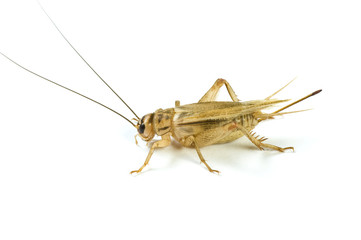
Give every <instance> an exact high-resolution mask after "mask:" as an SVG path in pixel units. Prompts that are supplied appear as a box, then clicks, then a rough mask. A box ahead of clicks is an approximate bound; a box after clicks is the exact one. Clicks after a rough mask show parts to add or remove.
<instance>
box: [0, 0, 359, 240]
mask: <svg viewBox="0 0 361 240" xmlns="http://www.w3.org/2000/svg"><path fill="white" fill-rule="evenodd" d="M41 2H42V4H43V5H44V7H45V8H46V9H47V11H48V13H49V14H50V15H51V16H52V18H53V19H54V20H55V22H56V23H57V24H58V26H59V28H60V29H61V30H62V31H63V33H64V34H65V35H66V36H67V37H68V38H69V40H70V41H71V42H72V43H73V45H74V46H75V47H76V48H77V49H78V50H79V51H80V53H82V54H83V56H84V57H85V58H86V59H87V60H88V61H89V63H90V64H91V65H92V66H93V67H94V68H95V69H96V70H97V71H98V72H99V74H100V75H101V76H103V78H104V79H106V80H107V81H108V83H109V84H110V85H111V86H112V87H113V88H114V89H115V90H116V91H117V92H118V93H119V95H120V96H122V97H123V98H124V99H125V100H126V101H127V102H128V104H129V105H130V106H132V107H133V108H134V111H135V112H137V113H138V115H144V114H146V113H149V112H153V111H155V110H156V109H158V108H167V107H173V106H174V101H175V100H180V101H181V103H183V104H185V103H193V102H196V101H198V99H199V98H200V97H201V96H203V94H204V93H205V92H206V91H207V90H208V88H209V87H210V86H211V85H212V84H213V82H214V81H215V80H216V79H217V78H219V77H223V78H225V79H227V80H228V81H229V82H230V83H231V85H232V87H233V89H234V90H235V91H236V93H237V94H238V97H239V98H240V99H241V100H251V99H262V98H265V97H266V96H268V95H270V94H271V93H273V92H274V91H276V90H277V89H279V88H280V87H281V86H283V85H284V84H286V83H287V82H288V81H289V80H291V79H292V78H294V77H295V76H298V78H297V80H296V81H295V82H294V83H292V84H291V85H290V86H289V87H287V88H286V89H285V90H284V91H282V92H281V93H280V94H279V95H278V97H279V98H286V99H287V98H292V99H297V98H299V97H302V96H304V95H306V94H308V93H311V92H312V91H314V90H317V89H320V88H322V89H323V92H322V93H321V94H319V95H317V96H315V97H313V98H311V99H308V100H307V101H305V102H303V103H300V104H298V105H297V106H294V107H292V110H299V109H307V108H313V110H312V111H308V112H304V113H298V114H294V115H288V116H284V117H281V118H279V119H278V120H273V121H269V122H264V123H262V124H261V125H260V126H258V127H257V128H256V131H257V133H259V134H260V135H264V136H266V137H268V138H269V140H268V142H269V143H273V144H276V145H280V146H294V147H295V150H296V151H295V153H292V152H288V153H283V154H282V153H275V152H272V151H264V152H261V151H259V150H257V149H256V148H255V147H254V146H253V145H252V144H251V143H250V142H249V141H248V140H247V139H240V140H237V141H235V142H233V143H230V144H224V145H217V146H210V147H205V148H203V149H202V152H203V154H204V156H205V158H206V159H207V160H208V163H209V164H210V165H211V166H212V167H213V168H214V169H217V170H220V171H221V175H219V176H218V175H216V174H211V173H209V172H208V171H207V170H206V169H205V167H204V166H203V165H200V164H199V160H198V157H197V154H196V152H195V150H194V149H185V148H182V147H180V146H179V144H177V143H174V144H172V145H171V146H170V147H168V148H166V149H162V150H157V151H156V152H155V154H154V155H153V157H152V159H151V161H150V165H149V166H148V167H147V168H146V169H145V170H144V172H143V173H142V174H140V175H137V176H132V175H130V174H129V172H130V171H131V170H135V169H138V168H139V167H140V166H141V165H142V163H143V161H144V159H145V157H146V155H147V151H148V147H147V146H146V145H145V144H144V142H140V144H139V146H136V145H135V143H134V135H135V134H136V131H135V129H133V128H132V127H131V126H130V125H129V124H128V123H127V122H126V121H124V120H122V119H121V118H120V117H118V116H117V115H115V114H114V113H112V112H110V111H108V110H106V109H104V108H102V107H100V106H98V105H96V104H93V103H91V102H89V101H88V100H85V99H83V98H81V97H79V96H76V95H75V94H72V93H69V92H67V91H65V90H63V89H60V88H58V87H55V86H53V85H51V84H49V83H47V82H45V81H43V80H41V79H40V78H37V77H35V76H33V75H31V74H29V73H27V72H25V71H24V70H22V69H20V68H19V67H17V66H15V65H14V64H12V63H10V62H9V61H8V60H6V59H5V58H3V57H0V80H1V81H0V105H1V118H0V119H1V120H0V121H1V122H0V134H1V135H0V141H1V143H0V239H4V240H5V239H151V238H154V239H360V238H361V234H360V224H361V220H360V214H361V210H360V200H361V197H360V195H359V194H360V182H361V181H360V180H361V177H360V176H361V174H360V167H361V163H360V157H359V154H360V151H359V135H360V127H359V124H360V122H359V116H358V115H359V110H358V109H359V105H356V103H357V101H358V100H357V99H358V96H359V89H360V87H359V85H358V82H359V81H360V77H361V72H360V64H361V58H360V56H361V47H360V42H361V37H360V35H359V34H360V22H361V17H360V8H359V7H358V6H357V4H356V2H357V1H342V2H341V1H297V2H294V1H249V2H244V1H178V2H175V1H126V2H125V1H124V2H123V1H73V0H72V1H46V0H43V1H41ZM129 2H132V3H129ZM0 31H1V33H0V34H1V35H0V51H2V52H3V53H5V54H7V55H8V56H9V57H11V58H13V59H14V60H16V61H18V62H19V63H21V64H23V65H24V66H26V67H28V68H30V69H32V70H33V71H35V72H37V73H39V74H42V75H44V76H46V77H48V78H50V79H52V80H55V81H57V82H59V83H61V84H64V85H66V86H68V87H70V88H73V89H75V90H77V91H79V92H81V93H84V94H86V95H87V96H89V97H92V98H94V99H97V100H99V101H101V102H103V103H105V104H106V105H109V106H110V107H113V108H115V109H116V110H118V111H120V112H121V113H124V114H125V115H126V116H128V117H129V118H132V117H133V116H132V114H131V113H130V112H129V111H128V110H127V109H126V108H125V107H124V106H122V103H121V102H120V101H119V100H118V99H117V98H116V96H115V95H113V94H112V93H111V92H110V90H109V89H107V88H106V86H104V85H103V84H102V83H101V82H100V81H99V80H98V79H97V78H96V76H95V75H94V74H93V73H92V72H91V71H90V70H89V69H88V68H87V66H85V64H84V63H83V62H82V61H81V60H80V59H79V58H78V56H76V55H75V53H74V52H73V51H72V50H71V49H70V47H69V46H68V45H67V43H66V42H65V41H64V40H63V39H62V38H61V36H60V35H59V34H58V33H57V32H56V30H55V29H54V27H53V26H52V25H51V23H50V22H49V20H48V19H47V17H46V16H45V15H44V13H43V12H42V10H41V9H40V7H39V6H38V4H37V3H36V1H14V0H11V1H4V0H2V1H1V2H0ZM220 99H222V100H228V99H229V98H228V97H227V96H226V94H225V91H223V92H222V93H221V95H220Z"/></svg>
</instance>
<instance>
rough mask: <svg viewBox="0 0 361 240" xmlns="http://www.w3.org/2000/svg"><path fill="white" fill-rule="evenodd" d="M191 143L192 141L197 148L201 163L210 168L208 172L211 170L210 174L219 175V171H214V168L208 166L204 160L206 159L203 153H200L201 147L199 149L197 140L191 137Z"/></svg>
mask: <svg viewBox="0 0 361 240" xmlns="http://www.w3.org/2000/svg"><path fill="white" fill-rule="evenodd" d="M189 141H192V142H193V144H194V148H195V149H196V151H197V154H198V157H199V159H200V160H201V162H202V163H203V164H204V165H205V166H206V167H207V168H208V170H209V171H210V172H212V173H218V174H219V171H218V170H214V169H212V168H211V167H210V166H209V165H208V163H207V162H206V160H205V159H204V157H203V155H202V153H201V151H200V149H199V147H198V145H197V142H196V141H195V138H194V137H193V136H191V137H189Z"/></svg>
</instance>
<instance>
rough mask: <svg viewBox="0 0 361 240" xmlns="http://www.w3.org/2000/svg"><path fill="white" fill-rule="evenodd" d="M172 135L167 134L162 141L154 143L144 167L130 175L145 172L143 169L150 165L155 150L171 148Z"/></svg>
mask: <svg viewBox="0 0 361 240" xmlns="http://www.w3.org/2000/svg"><path fill="white" fill-rule="evenodd" d="M170 135H171V133H167V134H165V135H163V136H162V139H161V140H159V141H157V142H155V143H153V145H152V147H151V148H150V150H149V153H148V156H147V158H146V159H145V162H144V163H143V165H142V166H141V167H140V168H139V169H138V170H135V171H131V172H130V174H132V173H140V172H141V171H142V170H143V168H144V167H145V166H147V164H148V163H149V160H150V158H151V157H152V155H153V152H154V150H155V149H156V148H162V147H167V146H169V145H170V143H171V139H170Z"/></svg>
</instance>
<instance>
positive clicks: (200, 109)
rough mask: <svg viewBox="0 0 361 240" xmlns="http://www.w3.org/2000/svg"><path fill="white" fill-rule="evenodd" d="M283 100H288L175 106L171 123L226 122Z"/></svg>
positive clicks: (178, 124)
mask: <svg viewBox="0 0 361 240" xmlns="http://www.w3.org/2000/svg"><path fill="white" fill-rule="evenodd" d="M285 101H288V100H275V99H268V100H254V101H245V102H202V103H193V104H188V105H183V106H180V107H176V108H175V115H174V118H173V123H174V124H175V125H177V126H185V125H195V124H202V123H206V122H207V123H211V122H221V121H226V122H228V121H232V120H233V119H236V118H238V117H240V116H242V115H247V114H251V113H254V112H256V111H260V110H262V109H265V108H269V107H271V106H273V105H275V104H277V103H281V102H285Z"/></svg>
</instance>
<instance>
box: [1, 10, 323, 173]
mask: <svg viewBox="0 0 361 240" xmlns="http://www.w3.org/2000/svg"><path fill="white" fill-rule="evenodd" d="M43 10H44V9H43ZM44 12H45V10H44ZM45 14H46V15H47V16H48V18H49V19H50V21H51V22H52V24H53V25H54V26H55V28H56V29H57V31H58V32H59V33H60V34H61V36H62V37H63V38H64V40H65V41H66V42H67V43H68V44H69V45H70V47H71V48H72V49H73V50H74V51H75V52H76V53H77V54H78V56H79V57H80V58H81V59H82V60H83V61H84V62H85V63H86V64H87V65H88V67H89V68H90V69H91V70H92V71H93V72H94V73H95V74H96V75H97V76H98V78H99V79H100V80H101V81H102V82H103V83H104V84H105V85H106V86H107V87H108V88H109V89H110V90H111V91H112V92H113V93H114V94H115V95H116V96H117V97H118V98H119V99H120V100H121V101H122V102H123V103H124V104H125V106H127V107H128V109H129V110H130V111H131V112H132V113H133V115H134V116H135V118H133V119H132V120H135V121H136V123H133V122H132V121H131V120H130V119H128V118H126V117H125V116H124V115H122V114H120V113H119V112H117V111H115V110H113V109H111V108H109V107H108V106H105V105H104V104H102V103H100V102H98V101H96V100H94V99H91V98H89V97H87V96H85V95H83V94H81V93H79V92H76V91H74V90H72V89H70V88H67V87H65V86H63V85H60V84H59V83H57V82H54V81H52V80H50V79H48V78H46V77H43V76H42V75H39V74H37V73H35V72H33V71H31V70H29V69H28V68H26V67H24V66H23V65H20V64H19V63H17V62H16V61H14V60H12V59H11V58H9V57H8V56H7V55H5V54H3V53H1V52H0V54H1V55H2V56H4V57H5V58H7V59H8V60H9V61H11V62H13V63H14V64H16V65H17V66H19V67H20V68H22V69H24V70H26V71H27V72H29V73H32V74H34V75H36V76H38V77H39V78H42V79H43V80H46V81H48V82H50V83H53V84H55V85H57V86H59V87H61V88H63V89H66V90H68V91H71V92H73V93H75V94H78V95H80V96H82V97H84V98H86V99H88V100H90V101H92V102H94V103H97V104H99V105H100V106H102V107H104V108H106V109H108V110H110V111H112V112H114V113H115V114H117V115H119V116H120V117H122V118H123V119H125V120H126V121H128V122H129V123H130V124H131V125H132V126H133V127H135V128H136V130H137V132H138V133H137V134H136V136H135V137H137V136H140V137H141V138H142V139H143V140H144V141H146V142H150V141H151V140H153V138H154V137H155V136H156V135H157V136H159V137H161V139H160V140H158V141H155V142H154V143H152V145H151V147H150V150H149V153H148V155H147V157H146V159H145V161H144V163H143V165H142V166H141V167H140V168H139V169H138V170H134V171H131V172H130V173H140V172H141V171H142V170H143V169H144V167H145V166H147V165H148V163H149V160H150V158H151V156H152V155H153V152H154V150H155V149H157V148H163V147H167V146H169V145H170V143H171V137H173V138H174V139H175V140H176V141H178V142H179V143H180V144H181V145H182V146H184V147H189V148H194V149H195V150H196V152H197V154H198V157H199V158H200V160H201V162H202V163H203V164H204V165H205V166H206V167H207V169H208V170H209V171H210V172H216V173H219V171H217V170H214V169H212V168H211V167H210V166H209V165H208V163H207V162H206V160H205V159H204V157H203V155H202V153H201V151H200V148H201V147H204V146H208V145H213V144H219V143H228V142H231V141H234V140H236V139H238V138H240V137H242V136H246V137H247V138H248V139H249V140H250V141H251V142H252V143H253V144H254V145H255V146H256V147H257V148H259V149H260V150H263V149H265V148H268V149H272V150H276V151H279V152H283V151H285V150H287V149H290V150H294V148H293V147H285V148H282V147H278V146H275V145H272V144H269V143H266V142H265V141H266V140H267V138H265V137H260V136H259V135H256V134H255V132H253V129H254V128H255V127H256V126H257V125H258V124H259V123H260V122H262V121H265V120H267V119H272V118H274V117H276V116H280V115H284V114H289V113H295V112H300V111H293V112H284V110H285V109H287V108H289V107H291V106H293V105H294V104H296V103H298V102H300V101H303V100H305V99H307V98H309V97H311V96H314V95H316V94H318V93H319V92H321V90H317V91H314V92H313V93H311V94H309V95H307V96H305V97H303V98H301V99H299V100H297V101H295V102H292V103H290V104H288V105H286V106H284V107H282V108H280V109H278V110H276V111H274V112H271V113H267V112H264V111H263V110H265V109H267V108H270V107H274V106H275V105H276V104H279V103H283V102H286V101H288V100H277V99H273V98H272V97H273V96H274V95H276V94H277V93H278V92H279V91H281V90H282V89H284V88H285V87H286V86H287V85H288V84H290V82H289V83H288V84H287V85H286V86H284V87H282V88H281V89H280V90H278V91H276V92H275V93H273V94H272V95H270V96H268V97H266V98H265V99H261V100H253V101H239V100H238V98H237V96H236V94H235V92H234V91H233V89H232V87H231V85H230V84H229V83H228V82H227V81H226V80H224V79H222V78H219V79H217V80H216V82H215V83H214V84H213V86H212V87H211V88H210V89H209V90H208V91H207V92H206V93H205V94H204V96H203V97H202V98H201V99H200V100H199V101H198V102H197V103H193V104H187V105H180V102H179V101H178V100H177V101H175V107H173V108H167V109H158V110H156V111H155V112H153V113H149V114H146V115H144V116H143V117H142V118H139V117H138V116H137V114H136V113H135V112H134V111H133V110H132V109H131V108H130V107H129V106H128V105H127V104H126V102H125V101H124V100H123V99H122V98H121V97H120V96H119V95H118V94H117V93H116V92H115V91H114V90H113V89H112V88H111V87H110V86H109V84H108V83H107V82H106V81H105V80H104V79H103V78H102V77H101V76H100V75H99V74H98V73H97V72H96V71H95V70H94V68H93V67H91V66H90V64H89V63H88V62H87V61H86V60H85V59H84V58H83V57H82V56H81V55H80V53H79V52H78V51H77V50H76V49H75V48H74V47H73V45H72V44H71V43H70V42H69V41H68V40H67V38H66V37H65V36H64V34H63V33H62V32H61V31H60V29H59V28H58V27H57V26H56V24H55V23H54V21H53V20H52V19H51V18H50V16H49V15H48V14H47V13H46V12H45ZM291 82H292V81H291ZM222 86H225V87H226V88H227V91H228V93H229V95H230V97H231V99H232V101H229V102H220V101H216V100H215V99H216V96H217V93H218V91H219V90H220V88H221V87H222ZM301 111H303V110H301Z"/></svg>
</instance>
